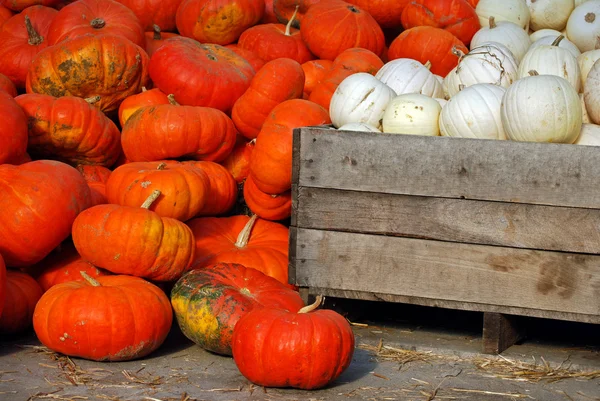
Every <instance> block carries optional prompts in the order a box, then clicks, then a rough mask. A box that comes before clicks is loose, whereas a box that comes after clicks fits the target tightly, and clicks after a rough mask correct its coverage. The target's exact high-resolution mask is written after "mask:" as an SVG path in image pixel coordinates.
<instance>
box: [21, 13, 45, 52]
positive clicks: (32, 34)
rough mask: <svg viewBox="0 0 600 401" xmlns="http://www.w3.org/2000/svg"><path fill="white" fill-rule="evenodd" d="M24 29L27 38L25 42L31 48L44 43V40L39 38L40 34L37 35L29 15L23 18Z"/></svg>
mask: <svg viewBox="0 0 600 401" xmlns="http://www.w3.org/2000/svg"><path fill="white" fill-rule="evenodd" d="M25 28H27V35H28V36H29V40H27V43H29V44H30V45H32V46H35V45H39V44H40V43H42V42H43V41H44V38H43V37H42V36H40V34H39V33H37V31H36V30H35V28H34V27H33V24H32V23H31V20H30V19H29V15H26V16H25Z"/></svg>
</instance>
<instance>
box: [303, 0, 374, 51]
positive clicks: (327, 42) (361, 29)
mask: <svg viewBox="0 0 600 401" xmlns="http://www.w3.org/2000/svg"><path fill="white" fill-rule="evenodd" d="M333 28H335V31H333V32H332V29H333ZM300 33H301V35H302V39H303V40H304V43H306V45H307V46H308V49H309V50H310V51H311V53H313V54H314V55H315V56H317V57H318V58H321V59H326V60H334V59H335V58H336V57H337V56H338V55H339V54H340V53H341V52H343V51H344V50H346V49H350V48H353V47H362V48H364V49H367V50H371V51H372V52H373V53H375V54H377V55H378V56H379V55H381V53H382V52H383V48H384V46H385V37H384V34H383V31H382V30H381V27H380V26H379V24H378V23H377V21H375V19H374V18H373V17H372V16H371V15H370V14H369V13H367V12H365V11H363V10H362V9H361V8H360V7H357V6H354V5H352V4H349V3H346V2H345V1H341V0H328V1H321V2H319V3H317V4H315V5H313V6H311V7H310V8H309V9H308V11H307V12H306V14H305V15H304V18H303V19H302V24H301V28H300Z"/></svg>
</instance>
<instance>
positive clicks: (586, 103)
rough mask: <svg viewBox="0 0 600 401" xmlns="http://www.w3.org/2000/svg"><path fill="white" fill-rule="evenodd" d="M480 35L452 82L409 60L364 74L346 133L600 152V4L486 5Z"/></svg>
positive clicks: (509, 1)
mask: <svg viewBox="0 0 600 401" xmlns="http://www.w3.org/2000/svg"><path fill="white" fill-rule="evenodd" d="M476 12H477V15H478V16H479V20H480V23H481V26H482V28H481V29H480V30H479V31H478V32H477V33H476V34H475V36H474V37H473V39H472V42H471V45H470V51H469V53H467V54H462V53H460V52H456V55H457V57H459V63H458V65H457V66H456V67H455V68H454V69H453V70H452V71H450V73H448V75H447V76H446V77H440V76H438V75H434V74H433V73H431V71H429V68H428V66H427V65H423V64H421V63H420V62H418V61H416V60H412V59H407V58H403V59H396V60H392V61H389V62H388V63H386V64H385V65H384V66H383V67H382V68H381V69H380V70H379V71H378V72H377V74H376V75H375V76H373V75H370V74H367V73H357V74H354V75H351V76H349V77H348V78H346V79H345V80H344V81H342V82H341V84H340V85H339V86H338V88H337V90H336V91H335V93H334V95H333V97H332V99H331V105H330V109H329V113H330V116H331V121H332V123H333V125H334V126H335V127H336V128H338V129H340V130H354V131H372V132H386V133H397V134H412V135H430V136H438V135H442V136H451V137H463V138H479V139H508V140H514V141H527V142H552V143H575V144H581V145H596V146H600V125H598V124H600V61H598V60H600V0H587V1H580V0H502V1H498V0H480V1H479V3H478V5H477V8H476Z"/></svg>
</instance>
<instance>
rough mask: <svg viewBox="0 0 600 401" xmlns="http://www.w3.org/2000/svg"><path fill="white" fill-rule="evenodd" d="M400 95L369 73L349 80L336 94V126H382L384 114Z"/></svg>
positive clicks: (333, 101) (332, 105) (333, 111)
mask: <svg viewBox="0 0 600 401" xmlns="http://www.w3.org/2000/svg"><path fill="white" fill-rule="evenodd" d="M395 96H396V93H395V92H394V90H393V89H392V88H390V87H389V86H387V85H386V84H384V83H383V82H381V81H380V80H378V79H377V78H375V77H374V76H373V75H371V74H368V73H366V72H359V73H356V74H352V75H350V76H348V77H346V78H345V79H344V80H343V81H342V82H340V84H339V85H338V87H337V89H336V90H335V92H334V93H333V96H332V97H331V103H330V104H329V117H331V123H332V124H333V126H334V127H336V128H338V127H341V126H342V125H344V124H348V123H367V124H370V125H373V126H374V127H379V125H380V120H381V117H382V116H383V112H384V111H385V108H386V107H387V105H388V103H389V102H390V100H392V99H393V98H394V97H395Z"/></svg>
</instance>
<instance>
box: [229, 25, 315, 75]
mask: <svg viewBox="0 0 600 401" xmlns="http://www.w3.org/2000/svg"><path fill="white" fill-rule="evenodd" d="M293 21H294V19H293V18H292V19H291V20H290V21H289V22H288V23H287V25H283V24H260V25H255V26H253V27H251V28H248V29H246V30H245V31H244V32H243V33H242V34H241V36H240V39H239V40H238V46H240V47H241V48H243V49H246V50H251V51H253V52H254V53H256V54H257V55H258V56H259V57H260V58H261V59H263V60H265V61H271V60H275V59H278V58H291V59H292V60H296V61H297V62H299V63H300V64H302V63H305V62H307V61H308V60H312V59H314V58H315V56H314V55H313V54H312V53H311V52H310V50H308V47H307V46H306V43H304V40H303V39H302V36H301V34H300V30H298V29H296V28H292V27H291V25H292V22H293Z"/></svg>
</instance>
